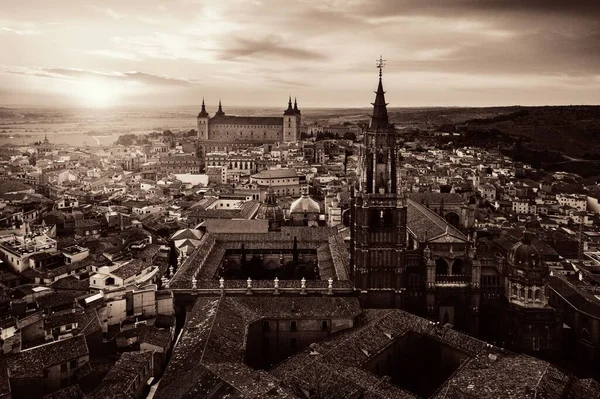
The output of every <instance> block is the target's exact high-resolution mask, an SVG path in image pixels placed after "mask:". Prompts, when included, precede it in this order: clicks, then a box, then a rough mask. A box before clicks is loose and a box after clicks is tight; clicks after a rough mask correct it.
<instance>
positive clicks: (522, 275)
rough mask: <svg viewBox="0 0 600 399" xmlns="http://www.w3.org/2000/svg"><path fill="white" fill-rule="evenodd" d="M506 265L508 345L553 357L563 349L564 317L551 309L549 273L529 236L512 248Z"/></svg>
mask: <svg viewBox="0 0 600 399" xmlns="http://www.w3.org/2000/svg"><path fill="white" fill-rule="evenodd" d="M506 263H507V264H506V266H507V267H506V268H505V277H506V278H505V291H504V294H505V295H506V298H507V300H508V307H507V312H506V313H505V317H506V319H505V323H506V324H505V326H506V333H507V334H506V335H507V339H508V345H509V346H510V347H511V348H513V349H515V350H518V351H520V352H527V353H535V352H541V353H542V354H546V355H551V354H552V353H553V352H556V351H557V350H558V349H560V334H561V329H562V315H561V314H560V312H558V311H556V310H555V309H554V308H553V307H551V306H550V305H548V297H549V288H548V282H549V279H550V271H549V269H548V266H547V265H546V264H545V262H544V259H543V258H542V256H541V255H540V251H539V250H538V249H537V248H536V246H535V245H533V243H532V242H531V236H530V235H529V234H528V233H525V235H524V236H523V239H522V240H521V241H520V242H518V243H516V244H514V245H513V246H512V248H511V250H510V253H509V256H508V259H507V262H506Z"/></svg>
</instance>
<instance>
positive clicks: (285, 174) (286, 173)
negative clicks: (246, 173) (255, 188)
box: [252, 169, 298, 179]
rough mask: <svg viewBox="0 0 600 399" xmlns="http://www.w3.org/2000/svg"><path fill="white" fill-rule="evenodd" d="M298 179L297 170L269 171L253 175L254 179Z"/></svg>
mask: <svg viewBox="0 0 600 399" xmlns="http://www.w3.org/2000/svg"><path fill="white" fill-rule="evenodd" d="M293 177H298V173H296V170H295V169H267V170H263V171H261V172H258V173H256V174H254V175H252V178H253V179H285V178H293Z"/></svg>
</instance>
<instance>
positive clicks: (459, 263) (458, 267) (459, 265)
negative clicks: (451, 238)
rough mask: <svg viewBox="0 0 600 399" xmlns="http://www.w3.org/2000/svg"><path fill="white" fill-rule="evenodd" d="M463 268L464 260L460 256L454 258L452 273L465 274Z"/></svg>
mask: <svg viewBox="0 0 600 399" xmlns="http://www.w3.org/2000/svg"><path fill="white" fill-rule="evenodd" d="M465 269H466V268H465V262H464V261H463V260H462V259H461V258H456V259H454V262H452V274H454V275H460V274H466V270H465Z"/></svg>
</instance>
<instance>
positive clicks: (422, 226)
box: [406, 199, 467, 241]
mask: <svg viewBox="0 0 600 399" xmlns="http://www.w3.org/2000/svg"><path fill="white" fill-rule="evenodd" d="M407 205H408V206H407V219H406V225H407V227H408V228H409V229H410V231H412V232H413V233H414V234H416V235H417V237H418V239H419V240H420V241H427V240H430V239H432V238H434V237H437V236H439V235H442V234H444V233H445V232H446V231H447V232H448V233H449V234H451V235H453V236H454V237H457V238H460V239H463V240H465V241H466V240H467V237H466V236H465V235H464V234H463V233H461V232H460V231H459V230H457V229H456V228H454V227H453V226H451V225H450V224H448V222H446V220H444V219H443V218H442V217H441V216H440V215H438V214H436V213H435V212H433V211H431V210H430V209H428V208H427V207H425V206H423V205H421V204H419V203H417V202H415V201H413V200H410V199H409V200H407Z"/></svg>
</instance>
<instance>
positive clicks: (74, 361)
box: [70, 359, 77, 370]
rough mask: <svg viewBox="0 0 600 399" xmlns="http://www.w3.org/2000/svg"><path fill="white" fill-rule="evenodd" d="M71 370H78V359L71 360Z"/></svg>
mask: <svg viewBox="0 0 600 399" xmlns="http://www.w3.org/2000/svg"><path fill="white" fill-rule="evenodd" d="M70 366H71V370H73V369H76V368H77V359H73V360H71V364H70Z"/></svg>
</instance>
